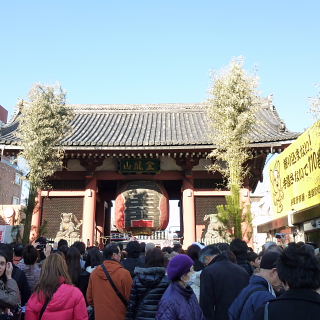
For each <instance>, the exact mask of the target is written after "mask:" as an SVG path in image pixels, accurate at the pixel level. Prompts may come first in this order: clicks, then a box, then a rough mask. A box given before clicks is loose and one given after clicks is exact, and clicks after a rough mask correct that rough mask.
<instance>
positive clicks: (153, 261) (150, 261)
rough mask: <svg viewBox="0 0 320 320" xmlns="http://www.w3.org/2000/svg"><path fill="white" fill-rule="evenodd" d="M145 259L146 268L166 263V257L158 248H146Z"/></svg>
mask: <svg viewBox="0 0 320 320" xmlns="http://www.w3.org/2000/svg"><path fill="white" fill-rule="evenodd" d="M145 261H146V262H145V266H146V268H150V267H164V266H165V264H166V258H165V256H164V254H163V252H162V251H161V249H159V248H153V249H151V250H148V252H147V254H146V260H145Z"/></svg>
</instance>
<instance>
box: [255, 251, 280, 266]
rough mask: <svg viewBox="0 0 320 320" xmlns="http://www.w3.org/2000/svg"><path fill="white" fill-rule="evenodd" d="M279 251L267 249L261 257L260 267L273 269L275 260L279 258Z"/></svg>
mask: <svg viewBox="0 0 320 320" xmlns="http://www.w3.org/2000/svg"><path fill="white" fill-rule="evenodd" d="M279 257H280V253H279V252H274V251H267V252H266V253H265V254H264V255H263V256H262V259H261V262H260V268H261V269H269V270H270V269H273V268H276V267H277V262H278V260H279Z"/></svg>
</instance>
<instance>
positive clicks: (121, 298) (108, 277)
mask: <svg viewBox="0 0 320 320" xmlns="http://www.w3.org/2000/svg"><path fill="white" fill-rule="evenodd" d="M101 268H102V270H103V271H104V273H105V275H106V277H107V279H108V280H109V282H110V284H111V286H112V288H113V290H114V291H115V293H116V294H117V296H118V297H119V298H120V300H121V302H122V303H123V304H124V306H125V307H127V305H128V301H127V299H126V298H125V297H124V296H123V295H122V293H121V292H120V291H119V289H118V288H117V287H116V285H115V284H114V282H113V280H112V278H111V276H110V274H109V272H108V270H107V268H106V266H105V265H104V264H102V265H101Z"/></svg>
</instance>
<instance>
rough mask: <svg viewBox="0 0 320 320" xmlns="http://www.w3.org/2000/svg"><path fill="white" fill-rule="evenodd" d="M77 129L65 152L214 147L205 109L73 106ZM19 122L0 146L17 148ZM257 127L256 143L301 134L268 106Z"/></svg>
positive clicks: (2, 134) (4, 132)
mask: <svg viewBox="0 0 320 320" xmlns="http://www.w3.org/2000/svg"><path fill="white" fill-rule="evenodd" d="M70 107H71V108H73V109H74V113H75V117H74V119H73V120H72V123H71V126H72V128H73V130H72V131H71V132H70V133H69V134H67V135H66V136H65V138H64V139H63V140H62V144H63V145H64V146H66V147H67V148H72V147H75V148H77V149H80V148H90V147H91V148H92V147H94V148H101V149H119V148H124V149H160V148H161V149H164V148H181V147H187V148H191V147H194V148H196V147H199V148H206V147H212V142H211V141H210V136H209V133H210V129H209V126H208V118H207V112H206V105H205V104H201V103H195V104H156V105H155V104H153V105H147V104H145V105H141V104H140V105H70ZM18 119H19V116H18V117H16V119H15V120H14V121H13V122H11V123H9V124H7V125H4V126H2V127H1V128H0V144H7V145H18V144H19V141H18V140H17V138H16V137H15V131H16V130H17V127H18ZM257 119H258V123H257V125H256V126H255V128H254V129H253V130H252V132H251V133H250V141H251V143H252V144H261V143H270V144H271V143H272V142H277V141H278V142H285V141H289V140H293V139H295V138H297V137H298V136H299V133H295V132H290V131H288V130H287V129H286V128H285V125H284V123H283V122H282V121H281V119H280V118H279V116H278V113H277V112H276V110H275V108H274V107H273V106H272V105H269V104H268V103H266V105H265V106H263V107H261V108H260V109H259V110H258V111H257Z"/></svg>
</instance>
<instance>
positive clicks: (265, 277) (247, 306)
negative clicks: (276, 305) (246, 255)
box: [229, 251, 281, 320]
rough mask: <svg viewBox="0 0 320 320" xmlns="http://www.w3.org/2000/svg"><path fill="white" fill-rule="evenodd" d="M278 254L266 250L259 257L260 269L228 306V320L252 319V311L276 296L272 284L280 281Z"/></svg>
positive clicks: (275, 284)
mask: <svg viewBox="0 0 320 320" xmlns="http://www.w3.org/2000/svg"><path fill="white" fill-rule="evenodd" d="M279 256H280V254H279V253H278V252H272V251H270V252H266V253H265V254H264V255H263V256H262V259H261V263H260V270H259V272H258V273H256V274H254V275H252V276H251V278H250V280H249V285H248V286H247V287H245V288H244V289H243V290H242V291H241V292H240V294H239V295H238V297H237V298H236V299H235V300H234V301H233V303H232V304H231V306H230V308H229V320H252V319H253V315H254V312H255V311H256V310H257V309H258V308H259V307H261V306H263V305H264V304H265V303H266V302H267V301H270V300H272V299H274V298H275V297H276V295H275V292H274V290H273V287H272V286H278V285H279V284H280V283H281V281H280V279H279V277H278V272H277V269H276V265H277V261H278V259H279Z"/></svg>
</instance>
